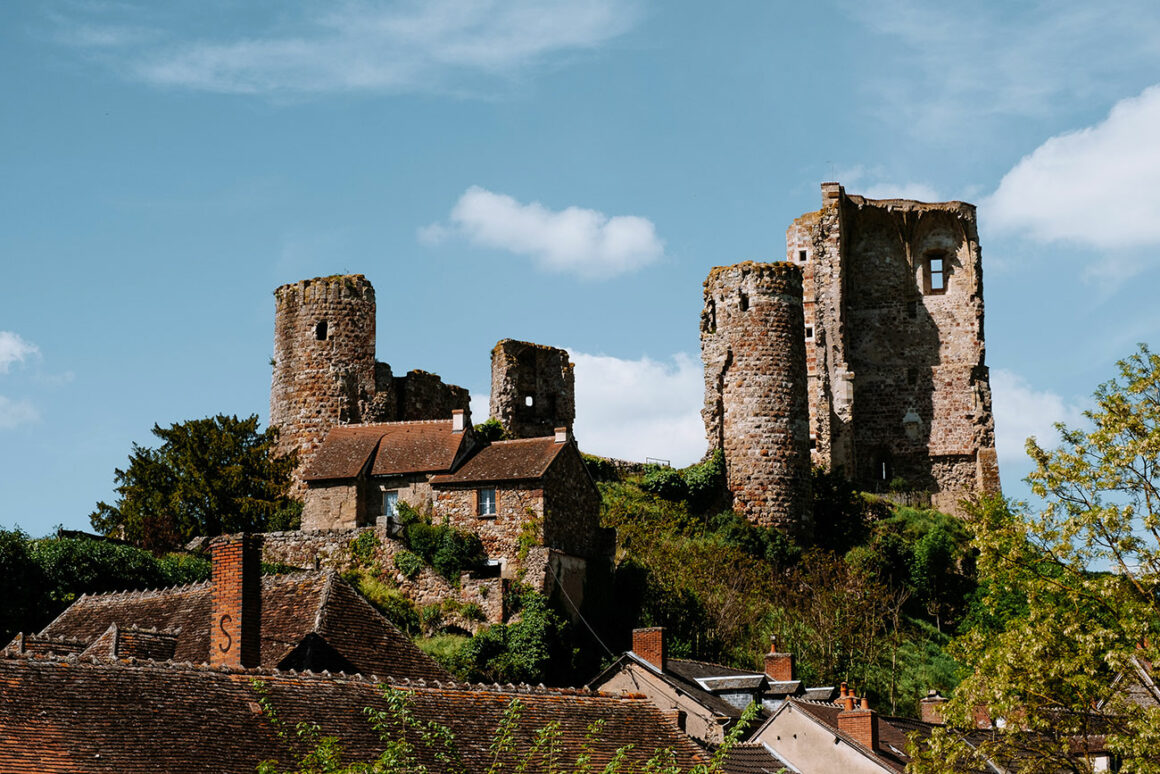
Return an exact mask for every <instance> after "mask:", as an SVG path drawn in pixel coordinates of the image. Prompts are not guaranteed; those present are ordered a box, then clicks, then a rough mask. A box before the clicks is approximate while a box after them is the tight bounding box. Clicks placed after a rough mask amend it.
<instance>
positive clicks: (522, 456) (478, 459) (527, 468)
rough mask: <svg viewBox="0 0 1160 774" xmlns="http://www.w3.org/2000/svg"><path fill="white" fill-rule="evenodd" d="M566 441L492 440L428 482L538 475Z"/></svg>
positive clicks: (483, 480)
mask: <svg viewBox="0 0 1160 774" xmlns="http://www.w3.org/2000/svg"><path fill="white" fill-rule="evenodd" d="M565 446H568V444H567V443H556V438H555V436H551V435H549V436H545V437H543V438H520V439H517V440H512V441H496V442H494V443H492V444H491V445H489V446H486V447H484V448H483V449H480V450H479V452H477V453H476V454H475V456H473V457H472V458H471V459H469V460H468V461H467V462H465V463H464V464H463V465H462V466H460V468H459V470H457V471H455V472H454V473H451V474H448V475H442V476H436V477H435V478H433V479H431V483H432V484H467V483H479V482H487V481H521V480H535V479H538V478H542V477H543V475H544V474H545V473H546V472H547V471H548V466H550V465H551V464H552V462H553V461H554V460H555V459H556V457H557V455H559V454H560V452H561V450H563V449H564V447H565Z"/></svg>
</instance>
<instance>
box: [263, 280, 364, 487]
mask: <svg viewBox="0 0 1160 774" xmlns="http://www.w3.org/2000/svg"><path fill="white" fill-rule="evenodd" d="M274 298H275V312H274V377H273V383H272V385H271V387H270V424H271V425H274V426H277V427H278V428H279V429H280V431H281V437H280V448H281V450H282V451H284V452H288V451H291V450H296V451H297V452H298V461H299V466H298V470H299V471H301V470H303V469H304V468H305V467H306V466H307V465H309V463H310V460H311V459H312V458H313V456H314V453H315V451H316V450H317V449H318V446H319V445H320V444H321V443H322V440H323V439H324V438H325V437H326V433H327V432H328V431H329V430H330V428H332V427H334V426H335V425H338V424H346V423H351V422H360V421H362V416H361V411H360V409H361V407H362V406H364V405H365V404H366V403H367V402H369V400H370V399H371V398H372V397H373V395H374V391H375V291H374V288H372V287H371V283H370V282H368V281H367V280H366V278H365V277H363V276H362V275H361V274H353V275H346V276H335V277H319V278H317V279H309V280H302V281H301V282H295V283H292V284H289V285H283V286H282V287H280V288H278V289H277V290H275V291H274ZM303 490H304V486H303V484H302V481H301V479H299V478H297V476H296V477H295V494H297V495H299V496H301V494H302V492H303Z"/></svg>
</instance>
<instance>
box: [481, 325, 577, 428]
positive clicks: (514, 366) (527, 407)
mask: <svg viewBox="0 0 1160 774" xmlns="http://www.w3.org/2000/svg"><path fill="white" fill-rule="evenodd" d="M490 415H491V417H492V418H494V419H498V420H499V421H500V422H501V423H502V424H503V426H504V428H505V429H506V430H507V432H508V435H509V436H510V437H512V438H540V437H543V436H547V435H551V434H552V433H553V432H554V431H555V429H556V428H557V427H567V428H571V427H572V422H573V421H574V420H575V419H576V377H575V374H574V373H573V364H572V363H571V362H570V361H569V360H568V353H567V352H566V351H565V350H562V349H557V348H555V347H546V346H543V345H541V344H532V343H530V342H527V341H515V340H514V339H504V340H502V341H500V342H499V343H498V344H496V345H495V348H494V349H492V351H491V403H490Z"/></svg>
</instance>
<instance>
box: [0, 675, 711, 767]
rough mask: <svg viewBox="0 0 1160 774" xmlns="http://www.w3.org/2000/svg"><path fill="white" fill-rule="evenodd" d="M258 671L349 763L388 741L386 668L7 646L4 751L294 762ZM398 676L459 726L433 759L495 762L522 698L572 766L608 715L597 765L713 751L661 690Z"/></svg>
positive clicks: (524, 734)
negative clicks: (294, 669)
mask: <svg viewBox="0 0 1160 774" xmlns="http://www.w3.org/2000/svg"><path fill="white" fill-rule="evenodd" d="M255 678H257V679H260V680H262V681H263V682H264V683H265V684H266V692H267V695H268V697H269V699H270V701H271V703H272V704H273V706H274V707H275V708H276V710H277V712H278V714H279V717H280V718H281V719H282V720H283V721H284V722H285V723H286V724H288V725H289V726H290V727H293V726H294V724H296V723H298V722H301V721H309V722H314V723H318V724H319V726H320V728H321V732H322V733H323V734H333V735H335V736H337V737H338V738H339V739H340V740H341V741H342V744H343V748H344V751H345V753H346V760H347V761H348V762H349V761H353V760H366V759H368V758H370V757H373V756H374V755H376V754H377V753H378V752H379V751H381V749H382V744H381V742H380V741H379V739H378V737H377V735H376V734H375V733H374V732H373V731H372V730H371V728H370V726H369V724H368V723H367V721H366V718H365V716H364V713H363V709H364V708H366V707H373V708H376V709H385V707H386V704H385V701H384V699H383V697H382V693H381V690H380V687H379V686H377V685H376V683H375V681H374V680H372V679H363V678H345V677H344V678H336V677H333V676H330V675H326V674H322V675H319V674H305V673H304V674H298V673H286V672H264V671H258V670H250V671H240V670H238V671H233V670H223V669H211V668H209V667H192V666H188V665H187V666H161V665H157V664H153V663H149V662H137V663H126V662H119V663H115V664H108V663H101V662H96V663H93V662H91V661H89V660H88V659H78V658H76V657H75V656H74V657H71V658H70V660H68V661H62V660H61V659H59V658H50V657H40V658H30V657H20V658H18V657H0V695H3V696H4V700H3V701H0V728H2V729H4V733H2V734H0V760H2V761H3V762H4V770H5V771H6V772H11V773H12V774H26V773H28V772H38V773H44V774H54V773H55V772H70V773H73V772H75V773H80V774H84V773H86V772H92V773H93V774H104V773H105V772H118V774H135V773H136V772H156V771H165V772H171V773H172V774H184V773H185V772H190V773H191V774H192V773H193V772H224V771H231V772H232V771H238V772H240V771H253V770H254V769H255V768H256V766H257V764H258V763H259V762H260V761H262V760H267V759H271V758H278V759H279V760H280V761H281V763H282V764H284V765H285V764H290V763H293V760H291V757H290V756H289V755H288V754H287V752H286V751H285V750H284V748H282V746H281V742H280V741H279V739H278V738H277V736H276V735H275V733H274V730H273V728H271V726H270V724H269V723H268V722H267V720H266V719H265V718H264V717H263V716H262V714H261V711H260V707H259V705H258V704H257V699H258V694H257V692H256V690H255V688H254V687H253V685H252V684H251V681H252V680H254V679H255ZM391 684H392V685H395V686H396V687H399V688H403V689H406V690H410V691H412V692H413V693H412V699H411V702H412V710H413V712H414V714H415V716H416V718H417V720H418V721H420V722H423V721H437V722H439V723H442V724H445V725H446V726H448V727H449V728H450V729H451V731H452V733H453V734H454V736H455V739H456V743H457V744H456V748H457V749H458V751H459V753H460V755H461V761H460V762H458V763H456V764H454V765H452V766H447V765H440V764H439V763H438V762H437V761H435V760H434V759H433V756H432V755H431V754H430V753H429V752H428V751H425V750H424V749H423V748H422V747H420V759H421V762H422V763H424V764H426V765H427V766H429V767H431V770H432V771H433V772H452V771H453V772H457V773H458V772H483V771H486V770H487V768H488V765H489V764H490V763H491V761H492V754H491V752H490V751H489V749H488V748H489V745H490V743H491V740H492V737H493V735H494V732H495V729H496V727H497V726H498V725H499V722H500V719H501V717H502V714H503V712H504V710H505V709H506V708H507V707H508V705H509V703H510V702H511V700H512V699H513V698H518V699H519V701H520V702H522V704H523V705H524V710H523V713H522V717H521V722H520V725H519V727H518V729H517V731H516V734H515V737H516V741H517V749H521V750H527V749H529V748H530V744H531V741H532V738H533V736H534V734H535V732H536V731H537V730H538V729H541V728H543V727H544V726H546V725H547V724H548V723H549V722H558V723H559V724H560V737H559V741H560V747H561V750H560V757H559V760H560V761H561V765H562V766H564V765H567V764H570V763H571V762H573V761H575V759H576V757H577V756H578V755H579V754H580V753H581V752H582V744H583V743H584V740H585V737H586V735H587V732H588V728H589V726H590V724H592V723H593V722H594V721H596V720H602V721H604V727H603V730H602V732H601V733H600V734H598V735H596V737H595V740H594V743H593V745H592V750H591V752H592V762H591V765H592V768H593V769H594V770H596V771H600V770H602V769H603V768H604V767H605V766H606V765H607V763H608V761H609V760H611V758H612V756H613V755H614V753H615V751H616V750H617V749H618V748H621V747H625V746H629V745H631V746H632V749H630V750H629V751H628V753H627V763H629V764H632V766H631V768H632V770H638V769H639V768H640V766H641V764H642V763H643V761H644V760H646V759H647V758H648V757H650V756H651V755H652V754H653V751H654V750H656V749H658V748H669V749H671V750H673V751H674V753H675V755H676V759H677V762H678V764H680V765H681V766H682V767H684V768H686V769H687V768H689V767H691V766H692V765H694V764H695V763H697V762H700V761H703V760H704V755H703V753H702V752H701V751H700V749H699V748H698V747H696V746H695V745H694V744H693V743H692V742H691V741H690V740H689V738H688V737H686V736H685V735H684V734H682V733H681V732H680V731H679V730H678V729H677V727H676V725H675V724H674V723H672V722H671V721H670V720H669V719H668V718H666V717H665V716H664V714H663V713H661V712H660V711H659V710H657V709H656V708H655V707H654V706H653V705H652V704H651V703H649V702H647V701H642V700H629V699H617V698H613V697H607V696H600V695H595V694H591V693H588V692H582V691H559V690H555V691H553V690H545V689H530V688H527V687H522V688H516V687H514V686H507V687H506V688H501V687H499V686H496V687H494V688H485V687H479V686H474V687H471V686H464V685H454V684H447V685H442V686H433V685H431V684H422V683H408V682H403V683H396V682H392V683H391ZM513 763H514V761H513ZM507 768H512V766H510V765H509V766H508V767H506V768H505V770H507ZM544 768H545V764H544V762H543V761H542V760H536V759H533V761H532V765H531V767H530V769H531V770H532V771H540V770H543V769H544ZM626 768H628V767H626Z"/></svg>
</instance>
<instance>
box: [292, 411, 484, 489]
mask: <svg viewBox="0 0 1160 774" xmlns="http://www.w3.org/2000/svg"><path fill="white" fill-rule="evenodd" d="M466 437H467V433H453V432H452V431H451V420H450V419H446V420H444V419H439V420H416V421H413V422H380V423H376V424H366V425H343V426H340V427H335V428H333V429H332V430H331V431H330V432H329V433H327V435H326V440H324V441H323V442H322V446H320V447H319V449H318V452H317V453H316V454H315V456H314V459H313V460H312V461H311V464H310V467H309V468H308V469H307V471H306V472H305V473H304V474H303V478H304V479H305V480H307V481H333V480H337V479H348V478H354V477H356V476H357V475H358V474H359V473H361V472H362V471H363V469H364V468H365V467H366V465H367V462H368V461H370V462H371V467H370V474H371V475H372V476H394V475H402V474H406V473H438V472H443V471H448V470H451V466H452V465H453V464H454V462H455V458H456V456H457V455H458V454H459V451H460V447H461V446H462V444H463V440H464V438H466Z"/></svg>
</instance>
